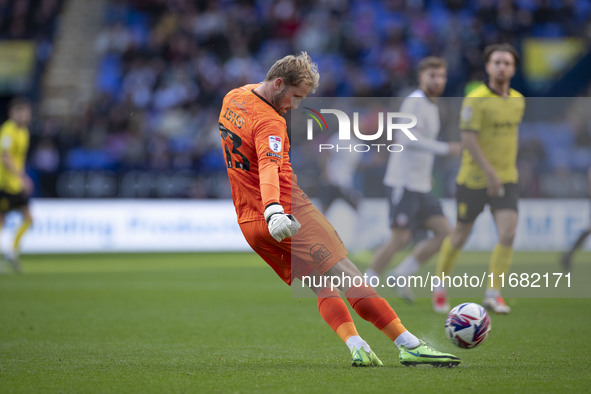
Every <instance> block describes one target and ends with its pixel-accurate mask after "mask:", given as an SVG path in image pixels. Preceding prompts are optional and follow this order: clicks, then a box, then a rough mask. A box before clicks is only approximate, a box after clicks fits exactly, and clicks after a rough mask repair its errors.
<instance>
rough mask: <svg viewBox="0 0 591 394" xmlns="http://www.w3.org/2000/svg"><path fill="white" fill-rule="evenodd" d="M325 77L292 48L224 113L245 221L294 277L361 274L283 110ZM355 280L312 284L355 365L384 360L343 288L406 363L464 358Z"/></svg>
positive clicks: (255, 245)
mask: <svg viewBox="0 0 591 394" xmlns="http://www.w3.org/2000/svg"><path fill="white" fill-rule="evenodd" d="M318 81H319V74H318V69H317V66H316V64H315V63H313V62H312V59H310V57H309V56H308V54H307V53H305V52H302V53H300V54H299V55H298V56H291V55H290V56H286V57H284V58H283V59H280V60H278V61H277V62H275V64H274V65H273V66H272V67H271V68H270V69H269V71H268V73H267V76H266V78H265V80H264V81H263V82H262V83H256V84H251V85H245V86H242V87H239V88H236V89H234V90H232V91H230V92H229V93H228V94H227V95H226V96H225V97H224V100H223V104H222V109H221V112H220V116H219V130H220V135H221V140H222V148H223V151H224V156H225V159H226V164H227V168H228V177H229V179H230V185H231V189H232V200H233V202H234V207H235V209H236V214H237V217H238V224H239V225H240V229H241V230H242V233H243V234H244V237H245V238H246V241H247V242H248V244H249V245H250V246H251V247H252V249H253V250H254V251H255V252H256V253H257V254H258V255H259V256H261V258H262V259H263V260H265V262H267V264H268V265H269V266H270V267H271V268H273V270H274V271H275V272H276V273H277V275H279V277H280V278H281V279H282V280H283V281H284V282H285V283H287V284H288V285H291V284H292V282H293V279H295V278H300V279H301V277H302V275H306V276H315V277H320V276H322V275H325V276H323V277H324V278H326V276H338V277H341V276H342V277H347V278H358V279H359V278H362V276H361V273H360V272H359V270H358V268H357V267H356V266H355V265H354V264H353V263H352V262H351V261H350V260H349V259H348V258H347V249H346V248H345V246H344V245H343V242H342V240H341V239H340V237H339V236H338V234H337V233H336V231H335V230H334V228H333V227H332V225H331V224H330V223H329V222H328V221H327V220H326V218H325V217H324V216H323V215H322V214H321V213H320V211H318V209H316V208H315V207H314V205H312V203H311V202H310V200H309V199H308V197H307V196H306V194H304V192H303V191H302V190H301V189H300V188H299V186H298V184H297V180H296V177H295V175H294V174H293V171H292V167H291V162H290V158H289V149H290V141H289V138H288V135H287V125H286V122H285V119H284V118H283V115H285V114H286V113H287V112H288V111H289V110H291V109H296V108H297V107H298V105H299V103H300V102H301V100H302V99H304V98H305V97H306V96H307V95H308V94H310V93H311V92H313V91H315V90H316V88H317V86H318ZM319 282H320V281H319ZM343 282H346V281H343ZM360 282H363V280H361V281H360ZM314 283H317V282H314ZM348 283H349V285H346V284H342V285H341V286H340V287H339V289H336V288H334V289H333V288H328V287H320V286H318V287H316V286H317V285H315V284H310V286H311V287H312V290H313V291H314V292H315V293H316V295H317V297H318V309H319V311H320V315H321V316H322V317H323V319H324V320H325V321H326V323H328V325H329V326H330V327H331V328H332V329H333V330H334V331H335V332H336V334H337V335H338V336H339V337H340V338H341V339H342V340H343V342H345V344H346V345H347V346H348V348H349V350H350V352H351V355H352V358H353V362H352V363H353V365H354V366H370V365H382V362H381V361H380V359H379V358H378V357H377V355H376V354H375V353H374V352H373V351H372V349H371V348H370V347H369V345H368V344H367V342H365V341H364V340H363V339H362V338H361V336H359V334H358V332H357V328H356V327H355V324H354V323H353V319H352V317H351V314H350V313H349V310H348V308H347V305H346V304H345V302H344V301H343V299H342V298H341V294H340V292H339V290H341V291H342V292H343V293H344V295H345V297H346V298H347V301H348V302H349V304H350V305H351V307H352V308H353V310H355V312H356V313H357V314H358V315H359V316H360V317H362V318H363V319H365V320H367V321H369V322H370V323H372V324H373V325H374V326H375V327H376V328H377V329H378V330H380V331H382V332H383V333H384V334H385V335H386V336H387V337H388V338H389V339H390V340H391V341H392V342H394V344H395V345H396V346H397V347H398V348H399V350H400V353H399V359H400V362H401V363H402V364H405V365H415V364H431V365H434V366H439V365H445V366H453V365H457V364H459V363H460V359H459V358H457V357H456V356H454V355H452V354H446V353H441V352H438V351H437V350H435V349H433V348H432V347H431V346H429V345H427V344H426V343H425V342H423V341H421V340H419V339H418V338H417V337H415V336H414V335H413V334H411V333H410V332H409V331H408V330H407V329H406V328H405V327H404V326H403V325H402V323H401V321H400V318H399V317H398V316H397V315H396V313H395V312H394V310H393V309H392V308H391V307H390V305H389V304H388V302H386V300H384V299H383V298H380V297H379V296H378V294H377V293H376V292H375V290H374V289H373V288H372V287H371V286H369V285H366V284H363V285H361V286H352V285H351V283H355V282H354V281H349V282H348ZM358 283H359V282H358ZM278 323H279V322H278Z"/></svg>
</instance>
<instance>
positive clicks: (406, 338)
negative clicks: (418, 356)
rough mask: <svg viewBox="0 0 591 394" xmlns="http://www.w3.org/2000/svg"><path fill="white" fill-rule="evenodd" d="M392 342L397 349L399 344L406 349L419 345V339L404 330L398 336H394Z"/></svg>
mask: <svg viewBox="0 0 591 394" xmlns="http://www.w3.org/2000/svg"><path fill="white" fill-rule="evenodd" d="M394 344H395V345H396V346H398V349H400V346H402V345H404V347H405V348H407V349H413V348H415V347H417V346H419V345H420V344H421V341H419V338H417V337H415V336H414V335H412V334H411V333H410V331H408V330H406V331H404V332H403V333H402V334H400V335H398V338H396V340H395V341H394Z"/></svg>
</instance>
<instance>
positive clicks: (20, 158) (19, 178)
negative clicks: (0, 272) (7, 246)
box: [0, 98, 33, 272]
mask: <svg viewBox="0 0 591 394" xmlns="http://www.w3.org/2000/svg"><path fill="white" fill-rule="evenodd" d="M31 117H32V110H31V103H30V102H29V101H28V100H27V99H25V98H15V99H13V100H12V101H11V102H10V104H9V107H8V120H7V121H6V122H4V123H3V124H2V126H1V127H0V146H1V149H2V157H1V161H0V229H1V227H2V226H3V225H4V219H5V217H6V213H7V212H9V211H13V210H18V211H19V212H20V213H21V214H22V218H23V220H22V224H21V226H20V228H19V229H18V230H17V233H16V235H15V237H14V243H13V247H12V250H6V251H3V254H4V257H5V258H6V260H8V262H10V264H11V265H12V267H13V269H14V270H15V271H16V272H21V271H22V269H21V266H20V262H19V250H20V242H21V239H22V237H23V235H24V234H25V232H26V231H27V230H28V229H29V227H30V226H31V224H32V223H33V218H32V216H31V211H30V209H29V196H30V195H31V193H32V191H33V183H32V182H31V179H30V178H29V177H28V176H27V174H26V172H25V162H26V159H27V151H28V149H29V129H28V127H29V123H31Z"/></svg>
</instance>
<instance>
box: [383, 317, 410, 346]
mask: <svg viewBox="0 0 591 394" xmlns="http://www.w3.org/2000/svg"><path fill="white" fill-rule="evenodd" d="M404 331H406V328H404V326H403V325H402V322H401V321H400V318H399V317H397V318H396V319H394V320H392V321H391V322H390V323H388V324H387V325H386V327H384V328H382V332H383V333H384V334H386V336H387V337H388V338H390V339H391V340H392V341H395V340H396V338H398V335H400V334H402V333H403V332H404Z"/></svg>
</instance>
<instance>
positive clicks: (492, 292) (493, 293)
mask: <svg viewBox="0 0 591 394" xmlns="http://www.w3.org/2000/svg"><path fill="white" fill-rule="evenodd" d="M500 296H501V292H500V290H497V289H486V291H485V292H484V298H498V297H500Z"/></svg>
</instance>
